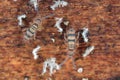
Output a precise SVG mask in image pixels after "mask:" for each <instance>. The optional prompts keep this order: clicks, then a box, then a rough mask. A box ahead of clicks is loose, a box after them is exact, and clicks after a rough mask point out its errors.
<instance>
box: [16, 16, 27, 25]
mask: <svg viewBox="0 0 120 80" xmlns="http://www.w3.org/2000/svg"><path fill="white" fill-rule="evenodd" d="M24 18H26V15H25V14H23V15H19V16H18V17H17V19H18V21H19V22H18V25H19V26H23V22H22V19H24Z"/></svg>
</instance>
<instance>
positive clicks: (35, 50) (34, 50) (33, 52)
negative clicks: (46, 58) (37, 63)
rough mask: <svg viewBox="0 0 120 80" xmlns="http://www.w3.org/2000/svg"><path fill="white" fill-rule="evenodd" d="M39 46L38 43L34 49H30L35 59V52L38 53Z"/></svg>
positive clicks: (36, 56)
mask: <svg viewBox="0 0 120 80" xmlns="http://www.w3.org/2000/svg"><path fill="white" fill-rule="evenodd" d="M40 48H41V47H40V46H39V45H38V46H37V47H36V48H35V49H33V51H32V54H33V56H34V59H35V60H36V59H37V58H38V55H37V53H38V51H39V50H40Z"/></svg>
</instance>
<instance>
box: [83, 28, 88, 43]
mask: <svg viewBox="0 0 120 80" xmlns="http://www.w3.org/2000/svg"><path fill="white" fill-rule="evenodd" d="M87 34H88V28H83V32H82V37H83V39H84V42H88V37H87Z"/></svg>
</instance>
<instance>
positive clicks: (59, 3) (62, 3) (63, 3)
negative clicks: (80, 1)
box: [50, 0, 68, 10]
mask: <svg viewBox="0 0 120 80" xmlns="http://www.w3.org/2000/svg"><path fill="white" fill-rule="evenodd" d="M67 5H68V2H66V1H64V0H58V1H54V4H53V5H52V6H50V8H51V9H52V10H55V8H57V7H65V6H67Z"/></svg>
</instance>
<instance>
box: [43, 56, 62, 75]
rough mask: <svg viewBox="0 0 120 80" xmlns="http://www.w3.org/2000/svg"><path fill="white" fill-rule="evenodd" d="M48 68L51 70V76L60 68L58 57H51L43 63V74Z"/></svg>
mask: <svg viewBox="0 0 120 80" xmlns="http://www.w3.org/2000/svg"><path fill="white" fill-rule="evenodd" d="M47 68H49V70H50V73H49V74H50V76H51V75H52V74H53V73H55V72H56V70H59V69H60V66H59V65H58V64H57V63H56V58H49V59H47V60H46V61H45V62H44V63H43V71H42V75H44V74H45V73H46V72H47Z"/></svg>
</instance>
